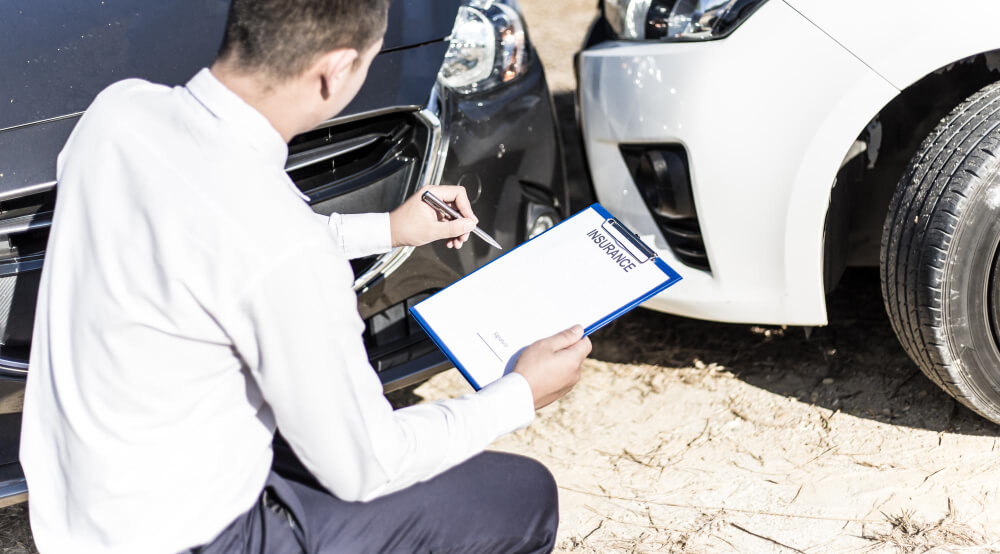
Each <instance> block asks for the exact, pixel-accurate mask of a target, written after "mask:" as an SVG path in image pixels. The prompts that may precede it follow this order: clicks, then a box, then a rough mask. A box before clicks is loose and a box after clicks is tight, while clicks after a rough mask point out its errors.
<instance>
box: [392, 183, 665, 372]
mask: <svg viewBox="0 0 1000 554" xmlns="http://www.w3.org/2000/svg"><path fill="white" fill-rule="evenodd" d="M591 209H592V210H594V211H596V212H597V213H598V214H600V215H601V216H602V217H603V218H604V219H609V218H613V217H614V216H613V215H611V212H609V211H608V210H606V209H605V208H604V206H602V205H600V204H598V203H596V202H595V203H593V204H591V205H590V206H588V207H586V208H584V209H582V210H580V211H579V212H577V213H575V214H573V215H571V216H570V217H568V218H566V219H565V220H564V221H561V222H559V223H558V224H557V225H555V226H553V227H552V228H550V229H547V230H546V231H545V232H544V233H542V234H540V235H538V236H537V237H534V238H532V239H529V240H527V241H525V242H523V243H521V244H519V245H518V246H517V247H515V248H512V249H510V250H508V251H506V252H504V253H503V254H501V255H499V256H497V257H496V258H494V259H492V260H490V261H489V262H488V263H486V264H485V265H483V266H482V267H479V268H477V269H476V270H475V271H473V272H472V273H470V274H469V275H474V274H475V273H476V271H479V270H480V269H483V268H484V267H487V266H488V265H490V264H491V263H493V262H495V261H497V260H499V259H502V258H503V257H504V256H506V255H507V254H510V253H511V252H514V251H515V250H517V249H518V248H521V247H522V246H524V245H525V244H528V243H530V242H531V241H533V240H535V239H537V238H538V237H541V236H543V235H545V233H548V232H549V231H551V230H552V229H555V228H556V227H559V225H562V224H563V223H566V222H567V221H569V220H571V219H573V218H574V217H576V216H578V215H580V214H582V213H584V212H586V211H587V210H591ZM616 219H617V218H616ZM619 221H621V220H619ZM651 261H652V262H653V263H655V264H656V267H658V268H659V269H660V271H662V272H663V273H664V274H665V275H666V276H667V280H666V281H664V282H663V283H662V284H661V285H658V286H656V287H653V289H652V290H650V291H649V292H647V293H645V294H643V295H642V296H640V297H639V298H636V299H635V300H633V301H632V302H629V303H627V304H625V305H624V306H622V307H621V308H618V309H617V310H615V311H613V312H611V313H610V314H608V315H606V316H604V317H603V318H601V319H599V320H597V322H595V323H593V324H591V325H589V326H587V327H586V328H584V330H583V334H584V336H589V335H590V334H591V333H593V332H594V331H597V330H598V329H600V328H601V327H604V326H605V325H607V324H608V323H611V322H612V321H614V320H616V319H618V318H619V317H621V316H623V315H625V314H626V313H628V312H630V311H632V310H633V309H635V308H636V307H637V306H639V305H640V304H642V303H643V302H645V301H647V300H649V299H650V298H652V297H653V296H656V295H657V294H659V293H661V292H663V291H664V290H666V289H667V288H669V287H671V286H673V285H675V284H677V283H678V282H679V281H680V280H681V279H682V277H681V276H680V274H679V273H677V272H676V271H674V269H673V268H672V267H670V266H669V265H667V263H666V262H664V261H663V260H661V259H660V257H659V256H657V257H655V258H653V259H652V260H651ZM469 275H466V276H465V277H468V276H469ZM465 277H462V279H464V278H465ZM462 279H459V281H461V280H462ZM457 282H458V281H456V283H457ZM453 284H455V283H452V285H453ZM452 285H448V286H447V287H445V288H443V289H441V290H439V291H438V292H436V293H434V294H433V295H431V296H430V297H428V298H425V299H424V300H423V301H421V303H423V302H425V301H427V300H429V299H431V298H434V296H437V295H438V294H441V293H442V292H444V291H446V290H448V289H449V288H451V286H452ZM419 307H420V304H417V305H416V306H412V307H411V308H410V310H409V312H410V315H411V316H413V319H414V320H416V322H417V323H418V324H420V327H422V328H423V330H424V332H425V333H427V336H428V337H430V338H431V340H432V341H433V342H434V344H435V345H437V347H438V348H439V349H440V350H441V352H443V353H444V355H445V356H448V359H449V360H451V363H453V364H455V368H456V369H458V371H459V372H460V373H461V374H462V376H463V377H465V380H466V381H468V382H469V384H471V385H472V388H474V389H476V390H477V391H478V390H481V389H482V387H481V386H480V385H479V383H477V382H476V380H475V379H473V378H472V375H470V374H469V372H468V371H467V370H466V369H465V367H464V366H463V365H462V364H461V362H459V361H458V358H457V357H456V356H455V354H454V353H453V352H452V351H451V349H450V348H448V346H447V345H445V344H444V341H442V340H441V337H439V336H438V334H437V333H435V332H434V330H433V329H431V326H430V325H429V324H428V323H427V321H426V320H425V319H424V318H423V316H421V315H420V312H418V311H417V308H419Z"/></svg>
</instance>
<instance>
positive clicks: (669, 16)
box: [604, 0, 766, 41]
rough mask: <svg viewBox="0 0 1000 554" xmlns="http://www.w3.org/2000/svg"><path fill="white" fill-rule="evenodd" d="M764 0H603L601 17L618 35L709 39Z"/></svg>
mask: <svg viewBox="0 0 1000 554" xmlns="http://www.w3.org/2000/svg"><path fill="white" fill-rule="evenodd" d="M765 1H766V0H605V2H604V16H605V18H606V19H607V20H608V23H609V24H610V25H611V28H612V29H614V31H615V33H616V34H617V35H618V37H619V38H623V39H634V40H666V41H688V40H711V39H716V38H722V37H725V36H727V35H729V34H730V33H732V32H733V30H735V29H736V27H738V26H739V25H740V23H743V21H744V20H746V18H748V17H750V15H751V14H752V13H753V12H754V10H756V9H757V8H758V7H760V5H761V4H763V3H764V2H765Z"/></svg>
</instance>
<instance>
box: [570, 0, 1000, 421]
mask: <svg viewBox="0 0 1000 554" xmlns="http://www.w3.org/2000/svg"><path fill="white" fill-rule="evenodd" d="M577 72H578V79H579V87H578V94H579V98H578V102H579V112H580V122H581V126H582V131H583V136H584V143H585V146H586V154H587V157H588V164H589V169H590V172H591V176H592V179H593V182H594V188H595V191H596V194H597V197H598V200H599V201H600V202H601V203H602V204H603V205H604V206H605V207H607V208H608V209H609V210H610V211H611V212H612V213H614V214H615V215H617V216H618V217H620V218H622V219H623V220H625V221H626V222H627V223H628V224H629V225H630V226H631V227H632V228H633V229H634V230H635V231H636V232H638V233H639V234H640V235H642V236H643V237H644V238H646V239H647V240H648V241H649V242H650V243H651V244H653V245H655V248H656V249H657V251H658V252H659V254H660V256H662V257H663V258H664V259H665V260H667V261H668V262H669V263H672V264H673V265H675V267H677V268H678V269H679V270H680V271H681V273H682V274H683V275H684V282H683V283H682V284H681V285H679V286H677V287H674V288H671V289H669V291H667V292H665V293H663V294H662V295H660V296H658V297H655V298H653V299H652V300H651V301H650V302H649V303H648V304H647V307H650V308H653V309H657V310H661V311H664V312H669V313H673V314H679V315H685V316H690V317H697V318H703V319H710V320H716V321H729V322H741V323H763V324H787V325H803V326H814V325H824V324H826V323H827V311H826V301H825V300H826V293H827V292H829V291H830V290H832V289H833V287H835V286H836V284H837V281H838V279H839V278H840V275H841V273H842V272H843V269H844V267H845V266H848V265H850V266H881V276H882V289H883V293H884V294H883V296H884V298H885V305H886V309H887V311H888V313H889V316H890V319H891V320H892V324H893V327H894V329H895V331H896V334H897V335H898V336H899V339H900V341H901V342H902V344H903V346H904V347H905V349H906V351H907V352H908V353H909V355H910V356H911V357H912V358H913V359H914V360H915V361H916V363H917V364H918V365H919V366H920V367H921V369H923V371H924V372H925V373H927V375H929V376H930V377H931V378H932V379H933V380H934V381H935V382H937V383H938V384H939V385H940V386H941V387H942V388H943V389H944V390H945V391H947V392H948V393H950V394H951V395H952V396H954V397H955V398H956V399H958V400H959V401H961V402H963V403H964V404H966V405H967V406H969V407H970V408H972V409H973V410H976V411H977V412H979V413H980V414H982V415H983V416H985V417H987V418H989V419H991V420H993V421H995V422H1000V348H998V345H1000V255H998V254H1000V251H998V245H1000V168H998V156H1000V83H998V81H1000V2H998V1H997V0H952V1H950V2H940V1H936V0H876V1H872V0H603V1H602V3H601V15H600V16H599V18H598V19H597V21H595V23H594V25H593V26H592V28H591V30H590V32H589V36H588V38H587V42H586V43H585V45H584V49H583V51H582V52H581V53H580V55H579V57H578V59H577Z"/></svg>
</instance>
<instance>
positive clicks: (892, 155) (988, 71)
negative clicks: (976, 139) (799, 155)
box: [785, 48, 1000, 308]
mask: <svg viewBox="0 0 1000 554" xmlns="http://www.w3.org/2000/svg"><path fill="white" fill-rule="evenodd" d="M998 80H1000V48H998V49H996V50H990V51H985V52H978V53H975V54H971V55H968V56H966V57H963V58H959V59H956V60H954V61H952V62H950V63H947V64H945V65H943V66H941V67H936V68H929V69H928V70H927V71H926V72H925V74H924V75H923V76H922V77H920V78H917V79H915V80H914V81H913V82H912V83H911V84H910V85H909V86H907V87H906V88H904V89H902V90H896V89H895V88H891V89H890V93H889V94H886V88H887V87H884V86H881V85H882V84H888V83H886V82H885V81H884V80H882V79H879V81H881V84H879V85H876V84H873V83H868V82H865V83H859V84H857V85H856V86H855V87H853V88H852V89H850V90H848V91H847V93H846V94H845V102H844V103H843V105H841V106H838V107H837V109H833V110H830V116H829V117H828V121H830V124H829V125H827V126H825V127H824V128H822V129H820V131H819V132H818V133H817V136H816V137H815V139H814V140H813V141H812V144H811V145H810V148H809V149H808V150H807V154H806V155H805V156H804V157H803V159H802V160H801V163H800V167H799V171H798V173H797V177H796V185H795V188H794V190H793V196H792V198H791V199H790V202H789V208H788V214H787V229H788V232H787V233H786V248H785V257H786V273H787V277H788V282H789V283H804V282H808V283H809V285H808V286H809V287H810V289H811V291H812V292H811V294H812V295H816V296H820V297H824V302H823V304H824V308H825V293H827V292H829V291H831V290H833V289H834V288H835V287H836V284H837V282H838V281H839V278H840V275H841V274H842V272H843V270H844V268H845V267H848V266H877V265H878V255H879V244H880V241H881V233H882V224H883V222H884V219H885V214H886V212H887V210H888V206H889V201H890V200H891V198H892V193H893V192H894V191H895V188H896V186H897V184H898V181H899V178H900V177H901V175H902V174H903V171H904V170H905V167H906V164H907V162H908V161H909V159H910V157H912V155H913V154H914V153H915V152H916V150H917V148H918V147H919V145H920V143H921V141H922V140H923V139H924V137H926V136H927V134H928V133H929V132H930V131H931V130H932V129H933V128H934V126H935V125H936V124H937V123H938V122H939V121H940V120H941V119H942V118H943V117H945V116H946V115H947V114H948V112H949V111H951V110H952V109H953V108H954V107H955V106H957V105H959V104H960V103H961V102H962V101H964V100H965V99H966V98H967V97H968V96H970V95H972V94H973V93H975V92H976V91H978V90H979V89H980V88H982V87H984V86H986V85H987V84H989V83H991V82H995V81H998ZM834 145H836V146H834ZM869 165H871V167H869ZM824 175H825V176H826V177H823V176H824ZM831 175H832V176H833V177H830V176H831ZM807 260H808V261H809V263H804V262H806V261H807ZM807 274H808V275H807Z"/></svg>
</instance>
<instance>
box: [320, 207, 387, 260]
mask: <svg viewBox="0 0 1000 554" xmlns="http://www.w3.org/2000/svg"><path fill="white" fill-rule="evenodd" d="M329 224H330V229H331V231H332V232H333V233H334V235H335V236H336V237H337V242H338V244H339V245H340V247H341V249H342V250H343V252H344V256H346V257H347V258H348V259H350V260H353V259H355V258H363V257H365V256H372V255H374V254H382V253H384V252H388V251H389V250H392V231H391V230H390V228H389V214H387V213H375V214H331V215H330V222H329Z"/></svg>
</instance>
